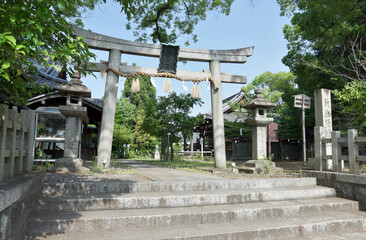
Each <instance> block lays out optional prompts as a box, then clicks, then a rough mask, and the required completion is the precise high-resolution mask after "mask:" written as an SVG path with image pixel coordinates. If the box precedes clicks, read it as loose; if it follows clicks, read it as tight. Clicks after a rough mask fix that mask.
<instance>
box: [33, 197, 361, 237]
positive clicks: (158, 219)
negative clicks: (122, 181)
mask: <svg viewBox="0 0 366 240" xmlns="http://www.w3.org/2000/svg"><path fill="white" fill-rule="evenodd" d="M335 209H337V211H357V209H358V206H357V203H356V202H354V201H350V200H344V199H339V198H326V199H324V198H323V199H307V200H299V201H297V202H294V201H283V202H278V201H272V202H265V203H264V202H255V203H251V204H235V205H216V206H206V207H197V206H194V207H179V208H157V209H143V210H138V209H125V210H114V211H113V212H111V211H83V212H78V213H77V214H76V213H75V212H74V213H73V212H70V211H62V212H55V213H54V214H52V215H50V214H48V212H39V213H38V214H37V216H36V217H35V218H34V221H32V222H29V224H28V227H29V229H31V230H30V231H32V232H33V233H36V232H38V233H46V234H52V233H56V232H58V231H59V229H63V231H62V232H76V231H78V232H89V231H93V230H95V229H97V228H98V226H101V225H103V226H105V227H104V229H105V230H107V229H108V230H110V229H118V228H120V229H122V228H136V229H139V228H147V227H164V226H176V225H196V224H203V223H220V222H229V221H240V220H259V219H276V218H278V217H282V218H289V217H294V216H306V215H311V214H313V213H318V214H321V213H322V214H327V213H328V212H329V211H333V210H335Z"/></svg>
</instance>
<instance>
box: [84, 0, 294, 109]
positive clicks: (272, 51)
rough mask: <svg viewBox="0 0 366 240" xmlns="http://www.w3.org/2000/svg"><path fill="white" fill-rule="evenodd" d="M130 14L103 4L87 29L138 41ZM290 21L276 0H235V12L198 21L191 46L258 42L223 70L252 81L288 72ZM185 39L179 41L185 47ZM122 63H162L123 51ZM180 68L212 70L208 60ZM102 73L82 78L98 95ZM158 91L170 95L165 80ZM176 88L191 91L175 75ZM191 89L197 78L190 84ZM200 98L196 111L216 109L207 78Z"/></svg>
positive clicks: (230, 89) (104, 56)
mask: <svg viewBox="0 0 366 240" xmlns="http://www.w3.org/2000/svg"><path fill="white" fill-rule="evenodd" d="M125 22H126V20H125V17H124V15H123V14H121V13H120V6H119V5H118V4H116V3H115V2H112V1H107V4H103V5H100V6H99V7H97V8H96V10H94V11H93V12H90V13H89V14H88V15H87V16H86V18H85V19H84V24H85V29H89V30H92V31H94V32H96V33H101V34H105V35H109V36H113V37H117V38H123V39H127V40H134V39H135V38H134V36H133V34H132V31H127V30H126V29H125V27H124V26H125ZM287 23H289V19H288V18H286V17H280V9H279V6H278V5H277V2H276V0H254V5H251V4H250V0H236V1H235V2H234V4H233V6H232V10H231V14H230V15H229V16H224V15H221V14H219V13H210V14H208V17H207V19H206V21H204V22H201V23H199V24H198V25H197V26H196V28H195V33H196V34H197V35H198V42H197V43H191V45H190V46H189V48H197V49H236V48H243V47H249V46H254V53H253V56H251V57H249V58H248V61H247V63H245V64H221V66H220V67H221V72H227V73H228V74H233V75H244V76H247V77H248V82H250V81H252V80H253V79H254V78H255V77H256V76H259V75H261V74H262V73H264V72H266V71H271V72H279V71H289V70H288V68H287V67H286V66H285V65H283V64H282V62H281V59H282V57H283V56H284V55H286V53H287V49H286V43H287V42H286V40H285V39H284V38H283V32H282V29H283V26H284V25H285V24H287ZM184 40H185V39H182V40H181V42H178V44H180V45H182V47H184V46H183V43H184ZM95 53H96V54H97V56H98V59H97V61H99V60H108V53H107V52H103V51H95ZM121 61H122V62H127V63H128V65H131V64H132V63H136V64H137V66H145V67H155V68H157V67H158V65H159V60H158V59H157V58H149V57H139V56H132V55H125V54H122V59H121ZM178 69H180V70H189V71H197V72H201V71H202V70H204V69H205V70H208V69H209V64H208V63H198V62H189V63H187V64H179V65H178ZM96 75H97V78H94V77H93V76H88V77H86V78H84V79H82V81H83V83H84V84H85V85H86V86H88V87H89V88H90V89H91V92H92V97H93V98H101V97H102V96H103V95H104V89H105V80H103V79H101V77H100V76H99V74H96ZM155 82H156V84H157V95H158V96H166V95H167V93H164V92H163V90H162V89H163V83H164V79H160V78H155ZM171 83H172V90H173V91H176V92H177V93H186V92H185V91H184V89H183V87H182V82H180V81H178V80H175V79H172V80H171ZM186 85H187V87H188V89H189V91H191V90H192V86H193V84H192V83H186ZM123 86H124V78H120V84H119V89H118V97H120V95H121V91H122V90H123ZM242 86H244V85H242V84H229V83H223V84H222V95H223V98H227V97H229V96H231V95H233V94H235V93H237V92H239V91H240V88H241V87H242ZM200 89H201V99H202V101H204V104H203V105H202V106H201V107H199V106H196V107H195V108H194V109H193V111H192V114H193V115H196V114H198V113H206V112H208V111H209V110H210V109H211V98H210V92H209V90H208V89H207V84H206V83H201V84H200Z"/></svg>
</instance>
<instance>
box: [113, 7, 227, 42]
mask: <svg viewBox="0 0 366 240" xmlns="http://www.w3.org/2000/svg"><path fill="white" fill-rule="evenodd" d="M117 1H118V2H120V3H121V4H122V6H123V7H122V11H123V12H125V13H126V16H127V20H128V23H127V24H126V28H127V29H133V30H134V32H133V33H134V35H135V37H136V38H137V41H142V42H147V41H151V42H153V43H157V42H160V43H176V41H177V39H178V38H179V37H185V38H187V41H186V42H185V44H186V45H189V41H190V39H189V38H191V40H193V41H194V42H196V41H197V35H196V34H194V33H193V32H194V27H195V25H197V23H198V22H199V21H204V20H206V17H207V12H208V11H218V12H220V13H222V14H225V15H229V14H230V8H231V5H232V3H233V2H234V0H195V1H192V0H140V1H125V0H117Z"/></svg>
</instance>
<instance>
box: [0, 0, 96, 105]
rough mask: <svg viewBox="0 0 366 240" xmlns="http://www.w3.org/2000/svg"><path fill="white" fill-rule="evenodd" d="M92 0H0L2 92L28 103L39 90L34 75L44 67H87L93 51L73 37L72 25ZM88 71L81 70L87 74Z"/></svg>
mask: <svg viewBox="0 0 366 240" xmlns="http://www.w3.org/2000/svg"><path fill="white" fill-rule="evenodd" d="M93 4H94V1H92V0H78V1H74V0H60V1H51V0H35V1H15V0H13V1H4V0H2V1H0V22H1V24H0V92H2V93H4V94H5V95H7V96H8V97H9V98H10V99H12V100H13V101H15V104H20V103H23V104H24V103H25V102H26V100H27V99H28V98H29V97H31V96H32V94H34V93H39V92H40V90H41V89H40V86H37V85H36V84H35V83H34V82H33V80H32V77H33V76H34V75H35V74H37V68H36V66H35V64H34V62H36V63H37V64H38V65H40V66H41V67H48V66H52V64H53V63H57V66H54V67H58V66H61V67H66V70H67V71H68V72H69V74H71V73H72V71H73V70H72V67H71V65H70V64H71V63H78V64H80V65H81V66H84V65H85V64H86V63H87V62H88V60H89V59H90V58H91V57H94V54H92V53H90V52H89V50H88V47H87V45H85V44H84V43H83V41H82V39H81V38H78V37H77V38H72V37H71V34H72V28H71V27H70V24H72V23H75V22H80V21H79V20H77V17H78V16H80V14H81V13H80V9H85V8H89V7H91V6H93ZM86 73H87V72H85V71H84V72H82V74H83V75H85V74H86Z"/></svg>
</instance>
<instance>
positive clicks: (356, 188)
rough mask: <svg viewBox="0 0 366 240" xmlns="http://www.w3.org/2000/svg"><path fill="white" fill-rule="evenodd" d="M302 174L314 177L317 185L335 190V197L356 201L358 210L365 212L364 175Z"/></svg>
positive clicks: (318, 172)
mask: <svg viewBox="0 0 366 240" xmlns="http://www.w3.org/2000/svg"><path fill="white" fill-rule="evenodd" d="M303 174H304V176H306V177H315V178H316V179H317V184H318V185H321V186H326V187H331V188H335V190H336V192H337V197H341V198H347V199H351V200H356V201H358V202H359V206H360V210H362V211H366V175H354V174H347V173H337V172H320V171H309V170H304V171H303Z"/></svg>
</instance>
